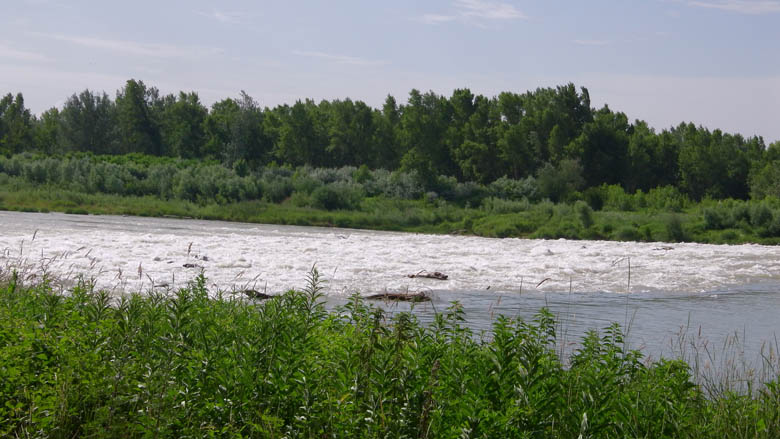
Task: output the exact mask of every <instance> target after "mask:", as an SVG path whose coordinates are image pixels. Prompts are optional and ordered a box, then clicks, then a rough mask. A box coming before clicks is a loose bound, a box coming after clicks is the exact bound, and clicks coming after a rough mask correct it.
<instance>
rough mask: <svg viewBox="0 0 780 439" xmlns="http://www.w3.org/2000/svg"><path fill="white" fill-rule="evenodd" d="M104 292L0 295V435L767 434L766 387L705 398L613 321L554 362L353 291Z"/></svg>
mask: <svg viewBox="0 0 780 439" xmlns="http://www.w3.org/2000/svg"><path fill="white" fill-rule="evenodd" d="M204 284H205V279H203V278H202V277H201V278H200V279H199V281H198V283H197V284H195V285H192V286H191V287H189V288H186V289H182V290H179V291H177V292H175V293H171V295H169V296H165V295H161V294H152V295H149V296H141V295H132V296H128V297H123V298H120V299H118V300H115V299H112V298H111V297H110V296H109V295H108V294H107V293H105V292H100V291H93V290H92V289H91V288H89V287H88V286H87V285H79V286H78V287H76V288H74V289H73V290H72V291H70V292H69V293H68V294H65V295H61V294H57V293H55V292H53V291H52V290H51V288H49V287H47V285H45V284H44V285H39V286H37V287H22V286H20V285H17V283H16V279H11V280H10V283H8V284H7V286H6V287H3V289H2V290H0V401H2V405H0V436H3V437H53V438H71V437H123V438H124V437H172V438H173V437H175V438H180V437H198V438H200V437H263V438H266V437H269V438H281V437H288V438H310V437H311V438H315V437H316V438H323V437H339V438H341V437H345V438H346V437H354V438H373V437H383V438H385V437H391V438H401V437H421V438H437V437H472V438H477V437H480V438H482V437H484V438H498V437H502V438H503V437H507V438H510V437H517V438H555V437H561V438H576V437H582V438H624V437H632V438H633V437H647V438H662V437H666V438H683V437H693V438H698V437H711V438H727V437H757V438H771V437H776V434H777V432H778V431H780V386H778V384H777V381H773V382H770V383H767V384H766V385H765V388H764V390H762V391H761V392H758V393H756V394H755V395H750V396H745V395H738V394H730V393H724V394H720V395H714V396H713V395H705V394H704V392H703V391H702V390H701V388H700V387H698V386H696V385H695V384H693V383H692V380H691V374H690V370H689V368H688V366H687V365H686V363H684V362H682V361H669V360H664V361H661V362H657V363H653V364H650V365H645V364H643V363H642V361H641V356H640V354H639V353H637V352H633V351H625V350H624V349H623V341H622V334H621V330H620V328H619V327H617V326H616V325H613V326H610V327H609V328H607V329H605V330H604V332H603V334H602V335H599V334H597V333H596V332H592V333H590V334H589V335H588V336H586V337H585V338H584V339H583V340H582V341H581V347H580V348H579V350H577V351H576V352H575V353H574V354H573V356H572V357H571V359H570V361H569V364H568V365H566V366H565V365H564V364H562V362H561V360H560V359H559V356H558V355H557V354H556V334H555V324H554V321H553V318H552V317H551V315H550V314H549V313H548V312H546V311H545V310H542V311H540V312H539V314H538V315H537V317H536V318H535V319H534V320H533V321H530V322H526V321H522V320H513V319H508V318H503V317H502V318H499V319H497V321H496V323H495V324H494V327H493V330H492V332H491V333H489V334H482V335H477V334H474V333H472V332H471V331H470V330H469V329H467V328H466V327H464V325H463V324H464V318H465V316H464V315H463V313H462V311H461V310H460V309H459V308H458V306H457V305H453V306H452V307H451V308H450V309H449V310H447V311H446V312H445V313H443V314H439V315H437V316H436V319H435V322H434V323H433V324H431V325H422V324H420V323H419V322H418V321H417V320H416V318H415V316H414V315H413V314H409V313H401V314H398V315H396V316H394V317H393V318H391V319H388V318H387V317H386V316H385V315H383V313H382V311H380V310H378V309H374V308H371V307H368V306H366V305H365V304H364V303H363V302H362V301H361V300H360V299H359V298H357V297H356V298H355V299H354V300H353V301H351V302H350V304H349V305H347V306H345V307H343V308H342V309H339V310H337V311H333V312H327V311H326V310H325V309H324V308H323V307H322V305H321V304H320V303H319V298H320V296H319V293H318V281H317V275H316V271H315V272H313V274H312V279H311V282H310V286H309V287H308V288H307V289H306V290H305V291H302V292H296V291H290V292H288V293H286V294H284V295H282V296H280V297H278V298H276V299H272V300H269V301H266V302H265V303H263V304H254V303H247V302H243V301H239V300H235V299H232V298H229V297H222V296H219V297H217V298H209V297H208V292H207V291H206V289H205V287H204Z"/></svg>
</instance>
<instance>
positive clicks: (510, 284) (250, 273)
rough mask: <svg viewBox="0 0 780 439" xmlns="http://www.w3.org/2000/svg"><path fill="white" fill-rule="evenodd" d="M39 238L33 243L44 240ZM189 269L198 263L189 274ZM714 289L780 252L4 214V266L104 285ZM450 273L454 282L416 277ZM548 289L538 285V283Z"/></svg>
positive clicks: (776, 261)
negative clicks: (316, 278)
mask: <svg viewBox="0 0 780 439" xmlns="http://www.w3.org/2000/svg"><path fill="white" fill-rule="evenodd" d="M33 237H34V239H33ZM184 264H193V265H195V267H194V268H186V267H184ZM315 265H316V267H317V269H318V270H319V272H320V273H321V275H322V276H323V277H324V278H325V279H326V280H327V284H326V293H327V294H330V295H346V294H351V293H352V292H354V291H359V292H361V293H371V292H378V291H384V290H390V291H398V290H406V289H408V290H413V291H417V290H421V289H434V290H472V291H473V290H485V289H487V288H488V287H490V290H491V291H514V292H517V291H520V290H521V289H522V291H523V292H544V291H569V289H570V288H571V291H573V292H583V291H588V292H592V291H603V292H613V293H623V292H626V291H628V290H629V265H630V291H631V292H650V291H657V292H668V293H670V294H674V293H692V292H713V291H721V290H723V289H725V288H728V287H732V286H734V285H741V284H754V283H761V282H775V283H776V282H778V281H780V247H771V246H760V245H733V246H730V245H706V244H687V243H684V244H660V243H618V242H605V241H571V240H553V241H545V240H525V239H490V238H479V237H466V236H449V235H425V234H410V233H392V232H374V231H360V230H347V229H323V228H315V227H293V226H273V225H254V224H242V223H225V222H218V221H213V222H209V221H197V220H181V219H164V218H136V217H117V216H76V215H63V214H38V213H18V212H0V267H1V268H2V269H3V270H8V269H9V268H10V267H17V268H19V267H27V269H28V270H27V273H29V275H33V274H38V275H39V274H40V272H41V271H42V270H45V271H46V273H47V274H48V275H51V276H58V277H73V276H75V275H79V274H81V275H85V276H86V277H88V278H93V279H94V280H95V282H96V285H97V287H99V288H108V289H123V290H125V291H139V290H140V291H146V290H148V289H149V288H153V287H154V285H158V288H164V287H166V286H167V287H169V288H176V287H180V286H184V285H186V284H187V282H190V281H192V280H193V279H194V278H195V277H196V276H197V275H198V274H199V273H200V269H201V268H202V269H203V270H204V272H205V276H206V277H207V279H208V282H209V286H210V287H212V288H214V287H215V288H219V289H223V290H234V289H244V288H253V289H258V290H267V291H268V292H269V293H276V292H280V291H283V290H286V289H289V288H302V287H304V286H305V284H306V276H307V274H308V272H309V270H310V269H311V267H312V266H315ZM421 270H427V271H439V272H442V273H444V274H447V275H448V276H449V279H448V280H447V281H440V280H432V279H411V278H409V277H407V275H408V274H414V273H417V272H419V271H421ZM537 285H538V287H537Z"/></svg>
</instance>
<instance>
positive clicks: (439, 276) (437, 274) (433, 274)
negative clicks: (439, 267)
mask: <svg viewBox="0 0 780 439" xmlns="http://www.w3.org/2000/svg"><path fill="white" fill-rule="evenodd" d="M406 277H410V278H412V279H414V278H416V277H420V278H424V279H437V280H447V278H448V277H449V276H447V275H446V274H444V273H440V272H438V271H434V272H430V271H426V270H422V271H420V272H418V273H416V274H407V275H406Z"/></svg>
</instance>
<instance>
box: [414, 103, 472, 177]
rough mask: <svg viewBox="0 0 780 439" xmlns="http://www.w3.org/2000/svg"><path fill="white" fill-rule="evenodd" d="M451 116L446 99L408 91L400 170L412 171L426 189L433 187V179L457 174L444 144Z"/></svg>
mask: <svg viewBox="0 0 780 439" xmlns="http://www.w3.org/2000/svg"><path fill="white" fill-rule="evenodd" d="M451 114H452V112H451V107H450V105H449V102H448V101H447V99H446V98H443V97H441V96H438V95H436V94H435V93H433V92H428V93H425V94H422V93H420V92H419V91H418V90H412V91H411V92H410V93H409V101H408V102H407V104H406V106H405V107H404V111H403V114H402V116H401V126H402V130H401V141H402V142H404V144H405V146H404V149H405V150H406V153H405V154H404V156H403V158H402V159H401V167H402V168H403V169H405V170H408V171H415V172H416V173H417V175H418V176H419V177H420V178H421V179H422V183H423V184H424V185H426V186H427V187H428V188H432V187H433V186H434V185H435V183H436V182H435V180H436V176H437V175H458V174H459V172H458V167H457V165H456V164H455V161H454V160H453V157H452V156H451V151H450V149H449V148H448V147H447V144H446V143H445V141H444V139H445V134H446V132H447V129H448V127H449V123H450V120H451Z"/></svg>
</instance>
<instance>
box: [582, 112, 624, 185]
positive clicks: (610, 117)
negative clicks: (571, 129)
mask: <svg viewBox="0 0 780 439" xmlns="http://www.w3.org/2000/svg"><path fill="white" fill-rule="evenodd" d="M630 135H631V126H630V125H629V123H628V118H627V117H626V115H625V114H623V113H613V112H612V110H610V109H609V107H607V106H606V105H605V106H604V107H603V108H602V109H601V110H599V111H597V112H596V114H595V117H594V120H593V122H590V123H587V124H585V126H584V127H583V129H582V133H581V134H580V135H579V136H578V137H577V138H576V139H574V141H572V143H571V144H569V146H568V151H567V152H568V155H569V157H572V158H574V159H576V160H578V161H579V163H580V164H581V165H582V167H583V169H584V177H585V182H586V184H587V186H598V185H600V184H602V183H606V184H623V182H624V178H625V176H626V174H627V171H628V144H629V138H630Z"/></svg>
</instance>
